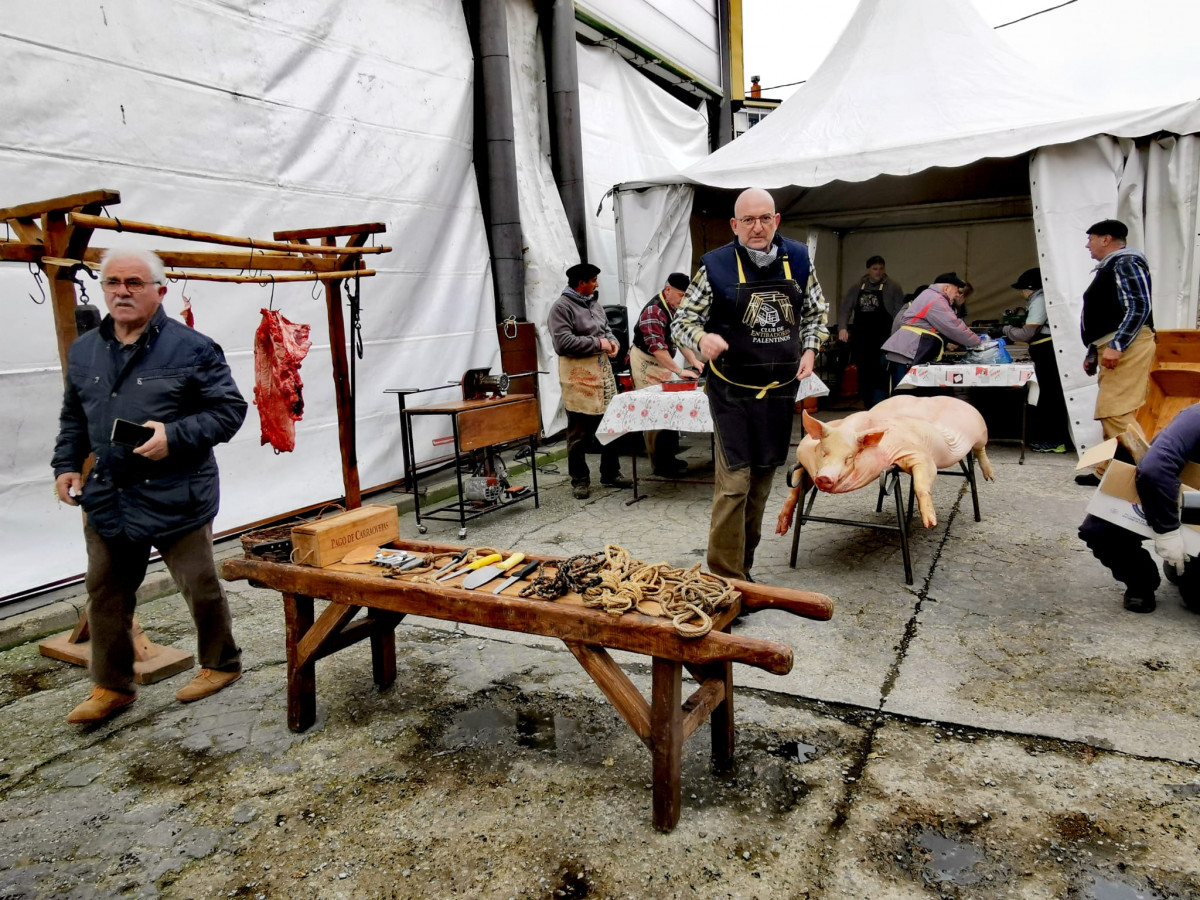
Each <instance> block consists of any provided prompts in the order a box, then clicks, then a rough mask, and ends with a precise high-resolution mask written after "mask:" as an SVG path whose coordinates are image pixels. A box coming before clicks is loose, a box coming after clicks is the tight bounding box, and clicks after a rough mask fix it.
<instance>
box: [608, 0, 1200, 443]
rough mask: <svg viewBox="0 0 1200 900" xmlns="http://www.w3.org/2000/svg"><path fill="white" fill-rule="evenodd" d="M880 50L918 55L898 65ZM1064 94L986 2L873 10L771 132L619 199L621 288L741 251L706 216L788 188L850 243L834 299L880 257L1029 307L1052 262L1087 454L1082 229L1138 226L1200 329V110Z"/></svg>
mask: <svg viewBox="0 0 1200 900" xmlns="http://www.w3.org/2000/svg"><path fill="white" fill-rule="evenodd" d="M880 47H890V48H901V49H898V50H897V51H896V52H894V53H889V54H888V57H887V60H886V62H884V61H883V60H881V58H880V54H879V48H880ZM1055 84H1056V81H1055V80H1053V79H1051V78H1050V77H1049V76H1047V75H1046V74H1045V73H1044V72H1042V71H1040V70H1039V68H1038V67H1037V66H1036V65H1035V64H1033V63H1032V62H1030V61H1027V60H1023V59H1021V58H1019V57H1018V56H1016V55H1015V54H1014V53H1013V51H1012V48H1010V47H1009V46H1008V45H1007V44H1005V43H1004V42H1003V40H1002V39H1001V38H1000V37H999V36H998V35H997V34H996V33H995V32H994V31H993V30H992V29H991V28H990V27H989V26H988V25H987V24H986V23H985V22H984V21H983V20H982V18H981V17H980V16H979V14H978V13H977V11H976V10H975V8H974V7H973V6H972V5H971V4H968V3H960V2H956V0H911V2H906V3H903V4H901V3H886V2H883V0H862V2H861V3H860V4H859V6H858V9H857V11H856V12H855V15H854V16H853V18H852V19H851V21H850V23H849V24H848V25H847V27H846V30H845V31H844V32H843V34H842V36H841V38H840V39H839V40H838V42H837V44H836V45H835V46H834V48H833V50H832V51H831V52H830V54H829V56H828V58H827V59H826V60H825V62H824V63H823V64H822V65H821V67H820V68H819V69H818V70H817V72H816V73H815V74H814V75H813V77H812V78H811V79H810V80H809V82H808V84H806V85H805V86H804V88H803V89H802V90H800V91H798V92H797V93H796V94H794V95H793V96H792V97H791V98H789V99H788V100H787V101H785V102H784V103H783V104H782V105H781V106H780V108H779V109H778V110H777V111H775V112H774V113H772V114H771V115H770V116H768V117H767V118H766V119H765V120H763V121H762V122H761V123H760V124H759V125H757V126H756V127H754V128H752V129H751V130H750V131H749V132H747V133H746V134H745V135H743V136H742V137H740V138H738V139H737V140H736V141H734V142H733V143H731V144H729V145H727V146H726V147H723V148H721V149H720V150H718V151H717V152H715V153H713V154H712V155H711V156H709V157H707V158H706V159H704V160H702V161H700V162H698V163H696V164H695V165H693V166H690V167H688V168H687V169H684V170H682V172H680V173H677V174H674V175H669V176H665V177H662V178H656V179H648V180H646V181H644V182H639V183H633V184H623V185H621V186H620V187H619V189H618V192H617V214H618V221H619V222H620V232H621V235H622V247H621V255H620V259H621V262H622V287H623V289H624V290H626V291H627V292H629V293H630V294H633V293H640V292H641V290H642V285H643V283H644V282H646V281H647V280H649V281H651V282H652V281H654V280H656V279H657V278H659V277H661V274H662V273H663V272H664V271H669V270H670V268H671V267H676V266H678V265H680V263H682V262H685V261H686V262H687V263H689V264H690V263H691V262H692V259H691V246H690V240H689V228H691V229H692V231H701V232H702V233H705V234H706V243H710V244H712V245H716V244H719V243H722V242H724V241H725V240H727V239H728V236H729V231H728V228H727V226H725V227H722V226H721V225H720V224H719V223H718V224H717V225H716V227H715V229H713V236H712V238H711V239H708V238H707V232H708V229H707V228H705V227H702V226H701V225H699V224H698V222H702V221H703V220H704V217H705V216H706V215H707V216H710V217H711V218H712V219H721V218H725V219H727V218H728V217H729V215H730V214H731V208H732V194H731V193H726V194H723V193H715V192H718V191H726V192H732V191H735V190H739V189H741V188H744V187H748V186H760V187H766V188H770V189H772V193H774V194H775V196H776V202H777V205H778V208H779V209H780V211H781V212H782V213H783V214H784V217H785V222H784V226H783V227H784V230H785V231H788V230H790V231H793V232H796V231H798V232H800V233H801V234H802V235H803V234H804V233H805V232H808V233H810V234H812V233H817V234H821V235H824V234H825V233H827V232H828V233H832V234H833V235H835V236H836V238H837V240H836V241H835V242H833V244H834V246H833V248H832V249H833V250H836V251H837V252H836V254H834V253H832V252H831V251H830V248H829V246H828V245H829V243H830V242H828V241H825V240H822V241H820V242H819V244H818V249H819V252H818V254H817V259H816V262H817V269H818V273H819V274H820V276H821V278H822V283H823V286H824V287H825V292H826V294H827V295H828V296H829V297H830V299H831V300H832V301H833V302H836V295H837V294H838V293H839V291H838V290H837V287H838V286H840V283H841V281H842V280H843V278H849V277H853V276H855V275H857V274H858V273H859V272H861V268H860V267H861V265H862V261H863V260H865V257H866V255H869V254H870V253H874V252H882V253H883V254H884V255H885V256H888V257H889V259H888V269H889V272H891V273H893V274H896V275H897V276H898V277H900V280H901V282H902V283H903V284H905V285H906V286H908V287H914V286H915V285H916V284H917V283H919V282H922V281H928V280H929V279H930V278H931V277H932V276H933V275H934V274H936V273H937V272H938V271H943V270H946V269H956V270H957V271H958V272H959V274H960V275H962V276H964V277H966V278H967V279H968V280H971V281H973V282H974V283H975V284H976V286H977V287H978V288H981V291H980V293H979V295H978V296H980V297H981V299H982V300H983V301H984V304H986V305H990V306H991V307H993V308H994V307H996V306H999V307H1000V308H1002V307H1003V305H1004V304H1005V303H1006V302H1007V303H1010V304H1012V303H1016V302H1017V301H1018V299H1019V298H1017V296H1016V295H1015V294H1013V293H1012V292H1011V291H1008V292H1007V293H1005V292H1006V291H1007V284H1008V283H1009V282H1010V281H1012V280H1013V279H1014V278H1015V277H1016V275H1017V274H1019V272H1020V271H1021V270H1022V269H1023V268H1025V267H1027V266H1033V265H1040V266H1041V268H1042V272H1043V276H1044V279H1045V282H1046V295H1047V300H1048V306H1049V311H1050V320H1051V327H1052V329H1053V330H1054V332H1055V335H1056V338H1057V341H1056V346H1057V348H1058V351H1059V353H1060V354H1061V356H1060V361H1061V365H1060V370H1061V371H1062V373H1063V377H1064V387H1065V389H1066V391H1067V397H1068V407H1069V410H1070V414H1071V420H1072V429H1073V433H1074V435H1075V441H1076V445H1077V446H1078V447H1080V448H1081V449H1082V448H1085V447H1087V446H1089V445H1090V444H1092V443H1094V442H1095V440H1096V438H1098V436H1099V429H1098V427H1097V426H1096V424H1095V423H1094V422H1093V421H1092V418H1091V414H1092V407H1093V403H1094V393H1095V386H1094V381H1093V380H1092V379H1088V378H1086V377H1085V376H1083V374H1082V371H1081V369H1080V363H1081V361H1082V355H1083V348H1082V346H1081V345H1080V341H1079V338H1078V319H1079V311H1080V303H1081V301H1080V299H1079V298H1080V296H1081V294H1082V291H1083V289H1084V288H1085V287H1086V286H1087V284H1088V281H1089V280H1090V271H1091V267H1092V265H1093V264H1092V262H1091V260H1090V259H1089V258H1088V256H1087V253H1086V251H1085V250H1084V248H1083V242H1084V231H1085V229H1086V228H1087V226H1088V225H1090V224H1092V223H1093V222H1095V221H1097V220H1098V219H1102V218H1106V217H1110V216H1115V217H1120V218H1121V219H1123V220H1124V221H1125V222H1127V223H1128V224H1129V226H1130V245H1131V246H1133V247H1138V248H1142V249H1144V250H1145V251H1146V253H1147V256H1148V258H1149V260H1150V263H1151V269H1152V275H1153V279H1154V300H1155V321H1156V324H1157V326H1158V327H1160V328H1178V327H1188V328H1190V327H1195V325H1196V315H1197V296H1196V291H1197V268H1196V264H1197V240H1196V233H1197V227H1196V226H1197V217H1196V210H1197V196H1198V179H1200V142H1198V141H1197V138H1196V132H1198V131H1200V102H1189V103H1184V104H1176V105H1169V106H1162V107H1154V108H1149V109H1145V108H1142V109H1135V110H1124V111H1114V110H1112V109H1106V108H1105V104H1104V96H1103V93H1102V91H1097V92H1095V93H1092V94H1090V95H1088V96H1086V97H1083V96H1078V95H1077V94H1074V93H1072V92H1069V91H1067V90H1065V89H1062V90H1060V89H1057V88H1056V87H1055ZM689 201H691V202H689ZM865 235H869V236H870V237H869V239H865V238H864V236H865ZM881 243H882V244H884V245H885V246H887V247H889V248H890V249H888V250H880V249H876V248H878V247H879V246H880V244H881ZM892 251H895V252H892ZM889 254H890V255H889ZM835 257H836V258H835ZM897 257H898V258H897ZM914 261H915V262H916V263H917V264H916V265H914ZM906 265H907V266H909V268H905V266H906ZM901 273H903V274H901ZM978 312H979V310H976V311H975V314H976V315H978Z"/></svg>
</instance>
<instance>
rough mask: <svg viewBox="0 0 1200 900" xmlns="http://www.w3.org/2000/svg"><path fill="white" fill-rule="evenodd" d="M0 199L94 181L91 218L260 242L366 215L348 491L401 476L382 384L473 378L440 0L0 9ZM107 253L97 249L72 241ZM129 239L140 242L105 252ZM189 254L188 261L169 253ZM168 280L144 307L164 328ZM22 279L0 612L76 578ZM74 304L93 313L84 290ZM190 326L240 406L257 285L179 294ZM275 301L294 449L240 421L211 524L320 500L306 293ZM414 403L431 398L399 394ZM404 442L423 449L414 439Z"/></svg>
mask: <svg viewBox="0 0 1200 900" xmlns="http://www.w3.org/2000/svg"><path fill="white" fill-rule="evenodd" d="M0 58H2V59H3V64H2V65H0V93H2V94H3V96H4V97H5V98H6V104H5V112H4V116H3V117H0V205H14V204H17V203H23V202H29V201H34V200H40V199H46V198H51V197H55V196H60V195H65V194H71V193H76V192H79V191H84V190H90V189H95V188H112V189H116V190H119V191H120V192H121V197H122V202H121V203H120V204H119V206H114V207H113V208H111V209H110V212H111V213H113V214H115V215H117V216H122V217H125V218H128V219H136V220H140V221H149V222H154V223H158V224H163V225H171V226H176V227H184V228H190V229H197V230H204V231H214V232H222V233H227V234H239V235H253V236H256V237H261V236H269V235H270V234H271V232H273V231H275V230H283V229H294V228H304V227H315V226H324V225H342V224H352V223H359V222H376V221H377V222H384V223H386V225H387V231H386V232H385V233H383V234H380V235H379V236H378V238H377V240H378V242H379V243H381V244H387V245H389V246H391V247H392V248H393V251H392V252H391V253H389V254H386V255H382V256H373V257H369V258H368V259H369V265H370V266H371V267H372V268H374V269H376V270H377V271H378V272H379V274H378V275H377V276H376V277H374V278H371V279H364V280H363V282H362V306H363V332H362V335H363V343H364V344H365V349H364V357H363V359H361V360H359V361H358V362H357V378H358V384H357V400H356V402H357V416H358V418H357V431H358V462H359V468H360V472H361V481H362V484H363V485H364V486H369V485H377V484H382V483H386V482H389V481H393V480H395V479H398V478H400V477H401V476H402V475H403V472H402V465H401V454H400V440H399V425H398V420H397V415H396V403H395V400H394V398H392V397H391V396H388V395H385V394H383V390H384V389H385V388H389V387H430V386H433V385H437V384H442V383H444V382H446V381H448V380H454V379H458V378H460V377H461V375H462V373H463V372H464V371H465V370H466V369H467V368H470V367H473V366H480V365H488V364H489V363H492V364H494V363H495V362H496V360H497V338H496V333H495V326H494V324H493V323H494V318H495V316H494V304H493V299H492V289H491V275H490V267H489V263H488V248H487V242H486V238H485V234H484V228H483V219H482V215H481V212H480V204H479V198H478V190H477V187H476V182H475V174H474V171H473V169H472V164H471V157H472V127H473V115H474V107H473V92H472V54H471V48H470V42H469V40H468V36H467V30H466V26H465V23H464V21H463V14H462V7H461V5H460V4H459V3H458V2H457V0H418V2H405V3H402V4H397V3H391V2H386V0H363V2H359V3H353V4H347V3H339V2H334V0H325V2H316V3H307V4H301V5H297V4H293V3H287V2H282V0H273V2H272V0H268V2H261V3H254V4H229V3H223V2H216V0H187V2H184V0H170V2H162V0H158V2H149V0H140V2H138V0H130V2H128V3H120V4H105V5H102V6H101V5H97V4H95V3H90V2H83V0H76V2H65V3H61V4H57V5H56V7H55V9H54V13H53V15H48V14H47V12H46V10H45V9H44V8H42V7H39V6H36V5H18V6H13V7H11V8H9V9H6V10H5V16H4V20H3V22H2V23H0ZM115 239H117V238H116V236H115V235H113V234H111V233H107V232H97V233H96V235H95V236H94V237H93V240H92V245H93V246H110V245H111V244H112V242H113V241H114V240H115ZM124 240H125V241H126V242H128V243H136V244H137V245H139V246H148V247H155V246H160V247H161V246H166V245H167V242H165V241H163V240H161V239H156V238H140V239H138V238H132V237H126V238H124ZM188 246H189V247H191V248H193V249H195V248H196V247H197V245H194V244H190V245H188ZM182 288H183V286H182V285H179V284H172V285H170V286H169V292H168V295H167V298H166V307H167V310H168V312H169V313H170V314H171V315H178V313H179V308H180V293H181V289H182ZM31 293H32V294H33V296H34V298H38V290H37V289H36V287H35V284H34V279H33V277H32V276H31V275H30V274H29V272H28V271H27V270H26V268H25V267H24V266H23V265H20V264H15V263H5V264H0V295H2V296H3V297H4V300H5V313H6V328H5V329H4V333H3V334H2V335H0V360H2V363H0V421H2V422H3V423H4V432H5V434H6V435H8V440H7V441H6V445H5V453H4V458H3V463H2V464H0V504H3V506H4V509H5V515H4V516H3V517H0V546H3V548H4V555H3V560H2V561H0V562H2V566H0V571H2V572H3V575H2V576H0V596H2V595H6V594H10V593H13V592H16V591H20V590H24V589H28V588H31V587H34V586H36V585H39V584H42V583H46V582H49V581H52V580H56V579H60V578H64V577H68V576H70V575H72V574H73V573H77V572H79V571H81V570H82V568H83V565H84V552H83V543H82V537H81V529H80V514H79V511H78V510H76V509H74V508H68V507H66V506H60V505H58V504H57V503H56V502H55V500H54V499H53V497H52V491H51V484H52V480H53V479H52V474H51V471H50V467H49V460H50V454H51V449H52V447H53V444H54V437H55V433H56V431H57V412H58V407H59V402H60V398H61V390H62V382H61V374H60V367H59V361H58V356H57V347H56V343H55V337H54V324H53V320H52V316H51V311H50V307H49V306H48V305H40V306H39V305H35V303H33V302H31V301H30V299H29V295H30V294H31ZM91 293H92V295H93V297H94V298H95V299H97V300H98V299H99V291H98V290H97V289H96V288H95V287H94V286H93V287H92V289H91ZM186 293H187V294H188V295H189V296H190V297H191V298H192V301H193V306H194V310H195V316H196V327H197V328H198V329H199V330H201V331H203V332H204V333H206V334H208V335H210V336H212V337H213V338H214V339H215V340H217V341H218V342H219V343H220V344H221V345H222V347H224V349H225V353H226V355H227V357H228V359H229V362H230V365H231V366H232V368H233V371H234V375H235V377H236V379H237V382H238V385H239V386H240V388H241V390H242V393H243V394H244V395H245V396H246V397H247V399H248V400H251V399H252V398H253V390H254V378H253V349H252V341H253V337H254V331H255V328H256V326H257V324H258V321H259V317H260V314H259V309H260V308H261V307H265V306H267V304H268V299H269V296H270V291H269V290H268V289H266V288H259V287H255V286H253V285H249V286H242V285H238V286H232V285H216V284H201V283H198V282H192V283H191V284H189V285H187V287H186ZM318 297H320V298H321V299H314V298H313V295H312V286H311V285H303V284H302V285H279V286H276V287H275V289H274V306H275V308H276V309H279V310H281V311H282V312H283V314H284V315H285V316H287V317H288V318H289V319H291V320H293V321H297V322H306V323H310V324H311V325H312V326H313V330H312V338H313V347H312V350H311V352H310V353H309V355H308V357H307V359H306V360H305V361H304V363H303V366H302V369H301V376H302V378H303V381H304V400H305V414H304V418H303V420H302V421H301V422H299V423H297V428H296V451H295V452H294V453H291V454H283V455H276V454H275V453H274V452H273V451H272V450H271V448H270V447H269V446H268V447H263V446H260V443H259V422H258V416H257V414H256V411H255V409H254V407H253V406H251V408H250V413H249V415H248V417H247V421H246V424H245V425H244V426H243V428H242V430H241V432H240V433H239V434H238V435H237V436H236V438H235V439H234V440H233V441H232V442H231V443H230V444H228V445H223V446H221V447H219V448H218V449H217V457H218V460H219V462H220V465H221V470H222V508H221V513H220V515H219V516H218V518H217V521H216V528H217V529H218V530H228V529H231V528H234V527H238V526H241V525H244V524H248V523H252V522H255V521H259V520H262V519H266V518H269V517H272V516H278V515H279V514H281V513H284V512H287V511H289V510H293V509H297V508H300V507H303V506H306V505H309V504H313V503H318V502H322V501H324V500H326V499H329V498H333V497H338V496H340V495H341V494H342V479H341V463H340V457H339V452H338V440H337V417H336V411H335V403H334V395H333V379H332V374H331V365H330V353H329V337H328V326H327V325H326V310H325V303H324V300H323V296H322V295H321V294H318ZM422 396H427V397H429V398H430V400H434V399H438V398H440V399H446V395H444V394H432V395H422ZM428 430H429V433H426V432H425V431H424V430H423V431H422V432H421V433H419V434H418V442H417V450H418V455H419V456H422V457H428V456H429V455H430V454H431V453H432V449H431V447H430V441H431V439H432V438H433V437H435V436H436V435H435V434H434V432H435V431H436V427H435V426H434V425H432V424H431V425H430V426H429V429H428Z"/></svg>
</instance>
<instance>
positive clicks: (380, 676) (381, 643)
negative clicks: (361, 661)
mask: <svg viewBox="0 0 1200 900" xmlns="http://www.w3.org/2000/svg"><path fill="white" fill-rule="evenodd" d="M403 618H404V614H403V613H388V612H382V611H376V612H374V614H373V615H372V616H371V619H372V621H373V625H372V628H371V674H372V676H373V677H374V679H375V686H376V687H377V688H379V689H380V690H381V691H382V690H383V689H384V688H386V687H388V686H389V685H390V684H391V683H392V682H393V681H395V680H396V626H397V625H399V624H400V620H401V619H403Z"/></svg>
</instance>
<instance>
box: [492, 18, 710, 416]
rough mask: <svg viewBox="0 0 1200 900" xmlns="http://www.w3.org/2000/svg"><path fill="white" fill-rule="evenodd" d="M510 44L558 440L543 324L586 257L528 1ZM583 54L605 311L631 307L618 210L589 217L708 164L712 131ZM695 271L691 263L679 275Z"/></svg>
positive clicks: (657, 92) (591, 235) (529, 300)
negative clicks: (554, 160) (644, 181)
mask: <svg viewBox="0 0 1200 900" xmlns="http://www.w3.org/2000/svg"><path fill="white" fill-rule="evenodd" d="M508 43H509V53H510V64H511V70H512V75H513V117H514V127H515V132H516V134H515V144H516V155H517V180H518V186H519V190H520V203H521V229H522V232H523V234H524V236H525V244H526V246H527V248H528V249H527V251H526V270H525V311H526V317H527V319H528V320H529V321H530V322H532V323H534V325H535V326H536V327H537V332H538V365H539V367H540V368H541V369H542V370H543V371H545V372H548V373H549V375H544V376H542V377H541V379H540V380H539V382H538V383H539V390H540V393H541V409H542V429H543V431H545V432H546V433H547V434H553V433H554V432H556V431H558V430H560V429H562V428H564V427H565V426H566V416H565V415H564V413H563V411H562V407H561V403H560V398H561V391H560V389H559V385H558V379H557V373H558V361H557V357H556V356H555V355H554V351H553V344H552V342H551V341H550V335H549V332H548V331H547V329H546V320H547V317H548V316H549V313H550V307H551V306H552V305H553V303H554V301H555V300H557V299H558V297H559V295H560V294H561V293H562V290H563V288H564V287H565V286H566V282H567V278H566V269H567V267H568V266H571V265H573V264H575V263H577V262H578V261H579V254H578V252H577V250H576V248H575V243H574V240H573V238H572V236H571V232H570V229H569V227H568V224H567V219H566V213H565V212H564V210H563V205H562V200H561V199H560V197H559V194H558V189H557V187H556V186H555V183H554V176H553V173H552V170H551V167H550V149H549V148H550V141H549V135H548V132H547V128H546V121H547V113H546V95H545V75H544V65H543V60H544V55H543V52H542V49H541V39H540V35H539V34H538V32H537V16H536V14H535V12H534V9H533V5H532V3H530V2H528V0H509V3H508ZM576 48H577V50H578V61H579V81H580V117H581V120H582V126H581V127H582V133H583V163H584V166H583V168H584V172H585V176H586V181H585V184H584V201H585V204H586V211H587V213H588V218H587V232H588V258H589V260H590V261H591V262H593V263H595V264H596V265H598V266H600V268H601V270H602V273H603V274H602V275H601V276H600V302H601V303H603V304H608V305H619V304H621V303H622V302H624V301H623V299H622V293H621V290H620V281H619V276H618V267H617V262H616V235H615V221H614V216H613V205H612V203H611V201H609V202H606V203H605V204H604V210H603V212H602V213H601V215H600V216H594V215H592V213H594V212H595V211H596V209H597V208H598V207H599V206H600V202H601V199H602V198H603V197H604V194H605V193H606V192H607V191H608V190H609V189H610V188H611V187H612V185H613V184H615V183H617V182H619V181H626V180H629V179H631V178H641V177H645V176H646V175H647V174H649V173H651V172H658V171H662V170H663V169H664V167H666V168H670V169H675V168H679V167H682V166H684V165H686V164H687V163H690V162H692V161H694V160H696V159H699V158H700V157H702V156H703V155H704V153H705V152H706V150H707V134H708V125H707V123H706V120H705V119H704V116H703V115H702V114H700V113H698V112H696V111H695V110H692V109H690V108H689V107H688V106H686V105H685V104H683V103H680V102H679V101H678V100H675V99H674V98H673V97H671V96H670V95H669V94H667V93H666V92H665V91H663V90H661V89H660V88H658V87H656V86H655V85H654V83H653V82H651V81H650V80H649V79H647V78H646V77H645V76H643V75H641V74H640V73H638V71H637V70H636V69H634V68H633V67H632V66H631V65H630V64H629V63H627V62H626V61H625V60H624V59H622V58H621V57H620V56H619V55H617V54H616V53H614V52H612V51H611V50H608V49H605V48H601V47H589V46H586V45H584V44H576ZM688 252H689V253H690V248H689V250H688ZM688 265H690V259H689V261H688V262H687V263H686V264H684V265H682V266H680V267H681V268H687V266H688ZM666 271H667V272H669V271H671V270H670V269H667V270H666ZM663 277H664V278H665V277H666V273H665V272H664V274H663ZM660 287H662V283H661V282H660V283H659V284H658V285H657V286H655V287H654V288H653V290H651V291H650V293H648V294H646V295H645V296H644V297H642V299H640V300H637V299H636V298H635V299H633V300H628V301H627V302H626V305H627V306H628V307H629V308H630V310H631V314H633V313H636V312H637V311H638V310H639V309H640V308H641V304H642V303H644V302H645V301H646V300H648V299H649V298H650V297H652V296H653V295H654V293H655V292H657V291H658V289H659V288H660Z"/></svg>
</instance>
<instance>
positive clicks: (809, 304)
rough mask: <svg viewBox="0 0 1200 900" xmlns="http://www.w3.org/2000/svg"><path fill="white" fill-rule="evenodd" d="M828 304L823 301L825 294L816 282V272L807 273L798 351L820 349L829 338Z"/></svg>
mask: <svg viewBox="0 0 1200 900" xmlns="http://www.w3.org/2000/svg"><path fill="white" fill-rule="evenodd" d="M828 325H829V303H828V302H827V301H826V300H825V292H824V291H822V290H821V282H819V281H817V270H816V269H812V270H811V271H810V272H809V273H808V284H807V285H806V286H805V288H804V300H803V301H802V306H801V310H800V349H801V351H804V350H812V351H813V352H814V353H815V352H816V351H817V350H819V349H820V347H821V343H822V342H823V341H824V340H825V338H826V337H828V336H829V327H828Z"/></svg>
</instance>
